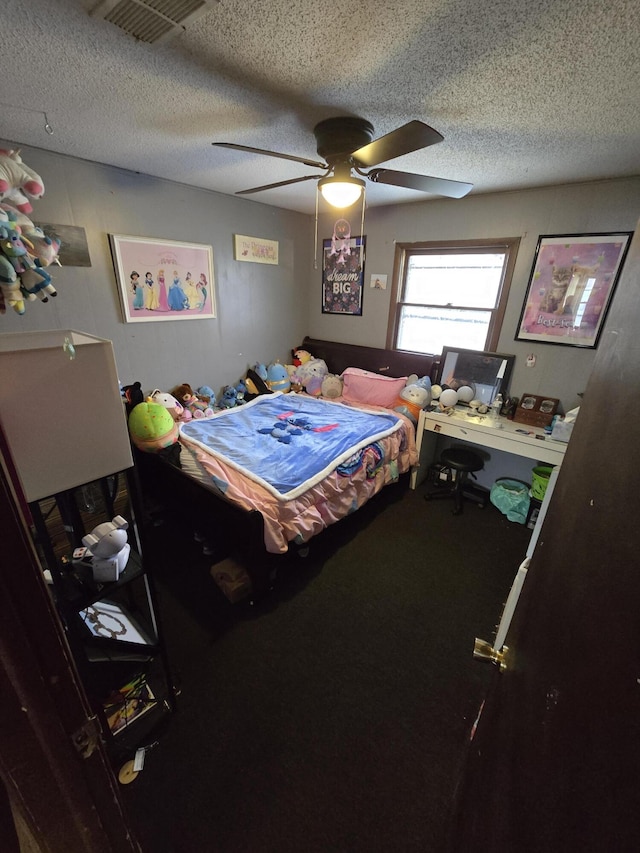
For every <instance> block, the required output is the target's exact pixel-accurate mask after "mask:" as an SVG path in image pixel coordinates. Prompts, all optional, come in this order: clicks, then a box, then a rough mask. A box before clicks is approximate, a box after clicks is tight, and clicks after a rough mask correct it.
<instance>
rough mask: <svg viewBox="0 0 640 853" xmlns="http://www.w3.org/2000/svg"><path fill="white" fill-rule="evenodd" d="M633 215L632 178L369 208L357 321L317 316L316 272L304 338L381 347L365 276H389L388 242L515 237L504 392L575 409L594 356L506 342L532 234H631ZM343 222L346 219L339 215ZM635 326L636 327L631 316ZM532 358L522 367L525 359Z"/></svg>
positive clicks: (326, 226) (635, 184)
mask: <svg viewBox="0 0 640 853" xmlns="http://www.w3.org/2000/svg"><path fill="white" fill-rule="evenodd" d="M639 216H640V178H632V179H627V180H615V181H601V182H594V183H589V184H575V185H567V186H558V187H544V188H540V189H535V190H526V191H522V192H510V193H495V194H488V195H478V196H473V195H472V196H469V197H467V198H465V199H461V200H448V199H446V200H445V199H442V200H441V199H438V200H430V201H425V202H416V203H411V204H405V205H396V206H390V207H383V208H371V209H369V210H367V212H366V219H365V227H364V233H365V234H366V237H367V257H366V263H365V293H364V302H363V315H362V317H343V316H335V315H330V314H322V312H321V275H322V274H321V270H318V271H317V272H315V273H314V275H313V276H312V278H311V281H310V286H309V300H308V304H309V317H308V324H307V326H308V334H309V335H311V336H312V337H316V338H323V339H329V340H336V341H345V342H349V343H353V344H362V345H368V346H378V347H383V346H385V341H386V334H387V320H388V314H389V301H390V290H389V289H387V290H386V291H382V290H373V289H371V288H370V287H369V277H370V275H371V273H386V274H387V275H388V280H389V283H390V282H391V278H392V273H393V260H394V252H395V242H396V241H398V242H402V243H411V242H417V241H422V240H467V239H474V238H482V237H520V238H521V242H520V249H519V252H518V257H517V261H516V267H515V271H514V277H513V281H512V284H511V291H510V297H509V302H508V306H507V312H506V315H505V318H504V323H503V327H502V333H501V335H500V341H499V346H498V349H499V351H500V352H508V353H515V355H516V365H515V369H514V373H513V376H512V379H511V392H512V393H513V394H515V395H518V396H521V395H522V394H523V393H525V392H528V393H531V394H538V393H539V394H545V395H547V396H550V397H558V398H559V399H560V400H561V403H562V405H563V408H564V410H565V411H566V410H568V409H571V408H573V407H575V406H577V405H579V402H580V399H579V397H578V396H577V395H578V393H580V392H582V391H584V389H585V387H586V384H587V379H588V377H589V374H590V372H591V367H592V364H593V359H594V356H595V350H585V349H578V348H575V347H567V346H558V345H553V344H537V343H536V344H532V343H531V342H528V343H527V342H518V341H515V340H514V336H515V333H516V329H517V327H518V322H519V319H520V312H521V309H522V303H523V301H524V297H525V292H526V288H527V284H528V281H529V274H530V272H531V266H532V263H533V257H534V254H535V250H536V245H537V241H538V236H539V235H541V234H581V233H605V232H609V231H633V230H634V229H635V227H636V223H637V221H638V217H639ZM352 217H353V220H352V221H353V222H354V223H355V222H356V221H357V226H355V225H354V227H353V228H352V233H354V234H357V233H359V230H360V224H359V220H360V212H359V210H358V211H357V212H356V209H355V208H354V212H353V213H352ZM347 218H348V217H347ZM333 221H334V217H329V216H326V215H325V216H323V217H322V219H321V223H320V234H319V239H320V240H322V238H325V239H326V238H327V237H330V236H331V234H332V230H333V228H332V226H333ZM636 323H640V318H637V320H636ZM530 352H532V353H534V354H535V355H536V357H537V362H536V366H535V367H534V368H527V367H526V366H525V359H526V356H527V354H528V353H530Z"/></svg>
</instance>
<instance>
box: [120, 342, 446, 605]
mask: <svg viewBox="0 0 640 853" xmlns="http://www.w3.org/2000/svg"><path fill="white" fill-rule="evenodd" d="M302 348H303V349H306V350H307V351H308V352H311V353H312V354H313V356H314V357H316V358H322V359H323V360H324V361H325V362H326V364H327V367H328V368H329V370H330V371H331V372H332V373H338V374H342V373H343V372H344V371H345V370H347V369H349V376H350V380H349V384H347V383H346V382H345V392H344V396H343V397H342V398H339V399H338V400H337V401H328V400H324V399H318V398H315V397H310V396H308V395H306V394H281V393H275V394H266V395H261V396H258V397H256V398H254V399H253V400H251V401H250V402H249V403H247V404H245V405H243V406H238V407H236V408H234V409H228V410H223V411H221V412H217V413H216V414H215V415H214V416H213V417H211V418H207V419H203V420H197V421H195V420H194V421H191V422H189V423H186V424H183V425H182V426H181V429H180V441H179V443H180V456H179V458H180V468H177V467H175V466H174V465H171V464H169V463H168V462H167V460H165V459H163V458H161V457H156V456H151V455H150V454H138V455H137V462H138V467H139V469H140V473H141V479H142V483H143V487H144V490H145V492H147V493H148V494H153V495H156V496H157V495H162V496H163V498H164V499H169V500H170V503H171V505H172V507H173V509H174V511H181V512H182V513H183V514H185V513H186V514H187V515H188V518H189V521H190V523H191V524H192V526H193V528H194V530H197V531H198V532H199V533H200V534H201V535H202V536H204V537H205V538H207V539H208V540H209V541H213V542H215V543H216V554H215V555H214V557H213V558H212V559H213V560H214V567H213V568H212V576H213V577H214V580H216V582H217V583H218V585H219V586H220V587H221V589H222V590H223V592H225V594H226V595H227V597H228V598H229V599H230V600H232V601H234V600H238V599H240V598H242V597H245V596H246V595H247V594H248V593H251V594H252V595H253V596H254V597H255V596H256V595H259V594H261V593H262V592H263V591H264V590H265V589H267V588H268V587H270V586H271V585H272V583H273V580H274V576H275V574H276V573H277V569H278V561H279V560H281V559H282V557H283V555H285V554H287V553H290V552H291V551H295V552H300V553H304V552H305V551H306V549H307V548H308V547H309V545H310V543H311V542H312V540H313V538H314V537H315V536H317V535H318V534H320V533H321V532H322V531H323V530H324V529H325V528H327V527H329V526H330V525H332V524H334V523H336V522H338V521H340V520H341V519H343V518H345V517H346V516H348V515H351V514H353V513H354V512H355V511H357V510H358V509H359V508H360V507H362V506H363V505H364V504H365V503H366V502H368V501H369V500H370V499H371V498H373V497H374V496H375V495H376V494H377V493H378V492H379V491H380V490H381V489H382V488H384V487H385V486H387V485H390V484H392V483H396V482H398V481H399V479H400V478H401V477H402V476H403V475H405V474H408V473H409V472H410V470H411V467H412V466H413V465H415V464H416V462H417V456H416V449H415V429H414V426H413V424H412V423H411V421H410V420H409V419H408V418H406V417H404V416H403V415H401V414H399V413H397V412H394V411H393V408H392V405H391V401H392V400H393V399H394V398H395V391H396V389H397V388H398V387H401V384H402V381H403V380H402V377H405V376H407V375H410V374H411V373H416V374H418V375H419V376H424V375H432V373H433V371H434V369H435V367H436V366H437V365H436V363H435V360H434V358H433V357H431V356H424V355H418V354H412V353H398V352H394V351H392V350H383V349H377V348H369V347H360V346H353V345H349V344H340V343H336V342H331V341H322V340H319V339H313V338H305V339H304V341H303V342H302ZM364 371H366V375H365V374H364ZM351 374H353V377H351ZM363 383H364V384H363ZM369 388H373V389H374V390H375V393H374V392H373V391H372V392H370V391H369ZM378 389H381V390H380V391H379V393H378ZM372 399H373V402H372ZM381 402H382V403H383V404H381ZM141 457H142V458H141ZM216 567H217V568H216Z"/></svg>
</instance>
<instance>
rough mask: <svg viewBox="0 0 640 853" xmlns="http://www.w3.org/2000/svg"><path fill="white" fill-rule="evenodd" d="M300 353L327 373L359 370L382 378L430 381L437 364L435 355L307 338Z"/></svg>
mask: <svg viewBox="0 0 640 853" xmlns="http://www.w3.org/2000/svg"><path fill="white" fill-rule="evenodd" d="M301 349H305V350H307V352H310V353H311V355H312V356H314V357H315V358H321V359H323V361H325V362H326V363H327V367H328V368H329V371H330V372H331V373H337V374H340V373H342V371H343V370H346V368H347V367H359V368H361V369H362V370H371V371H372V372H374V373H382V374H383V375H384V376H409V375H410V374H412V373H416V374H417V375H418V376H430V377H431V378H432V379H433V378H434V376H435V373H436V370H437V368H438V364H439V356H436V355H424V354H422V353H417V352H400V351H398V350H390V349H379V348H377V347H363V346H358V345H356V344H342V343H338V342H337V341H321V340H319V339H318V338H309V337H305V339H304V340H303V342H302V347H301Z"/></svg>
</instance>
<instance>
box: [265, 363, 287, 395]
mask: <svg viewBox="0 0 640 853" xmlns="http://www.w3.org/2000/svg"><path fill="white" fill-rule="evenodd" d="M267 385H268V386H269V388H270V389H271V390H272V391H282V392H283V393H284V394H287V393H288V392H289V391H290V390H291V380H290V378H289V373H288V371H287V368H286V367H285V366H284V364H280V362H279V361H273V362H271V364H270V365H269V367H267Z"/></svg>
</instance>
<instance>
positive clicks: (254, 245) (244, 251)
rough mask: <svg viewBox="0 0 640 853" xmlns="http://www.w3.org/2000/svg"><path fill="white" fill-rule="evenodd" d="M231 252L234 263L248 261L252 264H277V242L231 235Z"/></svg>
mask: <svg viewBox="0 0 640 853" xmlns="http://www.w3.org/2000/svg"><path fill="white" fill-rule="evenodd" d="M233 252H234V257H235V259H236V261H248V262H249V263H254V264H277V263H278V241H277V240H265V239H263V238H262V237H245V236H244V235H243V234H234V235H233Z"/></svg>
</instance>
